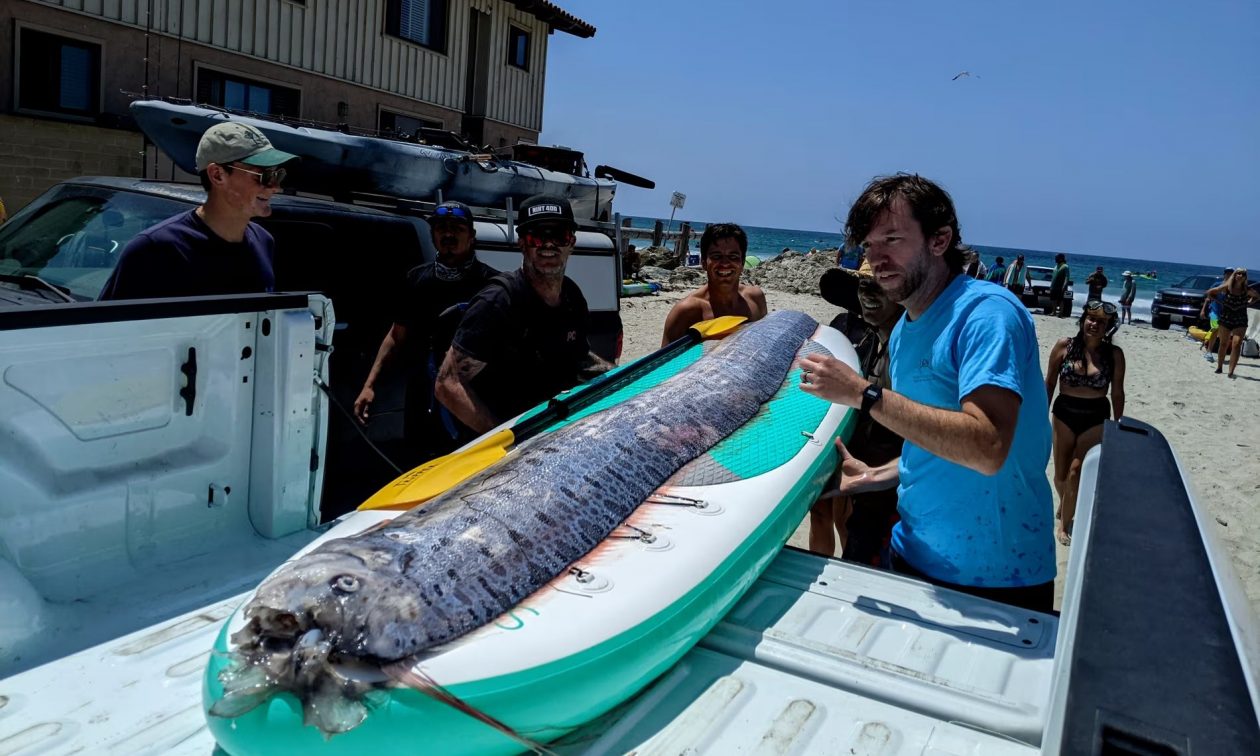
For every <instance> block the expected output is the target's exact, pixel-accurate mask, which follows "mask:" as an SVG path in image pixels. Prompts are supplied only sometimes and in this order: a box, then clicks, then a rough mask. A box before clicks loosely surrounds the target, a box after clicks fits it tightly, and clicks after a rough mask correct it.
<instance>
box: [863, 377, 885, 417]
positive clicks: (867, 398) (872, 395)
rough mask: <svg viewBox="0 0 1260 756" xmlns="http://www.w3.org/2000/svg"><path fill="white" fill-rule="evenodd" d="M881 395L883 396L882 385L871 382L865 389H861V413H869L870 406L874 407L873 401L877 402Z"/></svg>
mask: <svg viewBox="0 0 1260 756" xmlns="http://www.w3.org/2000/svg"><path fill="white" fill-rule="evenodd" d="M883 396H884V387H883V386H876V385H875V384H874V383H872V384H869V385H868V386H867V387H866V388H865V389H863V390H862V414H864V415H869V414H870V412H871V407H874V406H875V403H876V402H878V401H879V400H880V399H881V398H882V397H883Z"/></svg>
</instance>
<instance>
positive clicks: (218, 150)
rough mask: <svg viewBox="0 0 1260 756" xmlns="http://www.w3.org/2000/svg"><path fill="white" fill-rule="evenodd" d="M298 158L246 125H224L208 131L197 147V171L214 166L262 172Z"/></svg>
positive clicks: (214, 126) (217, 125) (229, 122)
mask: <svg viewBox="0 0 1260 756" xmlns="http://www.w3.org/2000/svg"><path fill="white" fill-rule="evenodd" d="M296 158H297V155H294V154H292V153H289V152H285V151H283V150H277V149H276V148H275V147H272V146H271V140H270V139H268V138H267V137H266V136H264V135H263V133H262V132H261V131H259V130H258V129H256V128H254V127H253V126H250V125H249V124H247V123H237V122H236V121H224V122H223V123H216V124H215V125H213V126H211V127H210V128H208V129H206V133H204V134H202V135H201V141H200V142H198V143H197V170H198V171H204V170H205V169H206V167H207V166H208V165H210V164H211V163H218V164H219V165H226V164H228V163H245V164H247V165H256V166H258V167H260V168H269V167H271V166H273V165H280V164H282V163H287V162H289V161H290V160H294V159H296Z"/></svg>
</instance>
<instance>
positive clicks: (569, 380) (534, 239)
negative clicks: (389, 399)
mask: <svg viewBox="0 0 1260 756" xmlns="http://www.w3.org/2000/svg"><path fill="white" fill-rule="evenodd" d="M519 217H520V222H519V223H518V224H517V232H518V235H519V244H520V248H521V255H522V258H523V259H522V261H521V267H520V269H519V270H515V271H512V272H511V273H504V274H500V275H498V276H495V277H494V278H493V279H491V281H490V283H489V284H488V285H487V286H486V287H485V288H484V289H482V290H481V293H479V294H478V295H477V296H476V297H475V298H474V299H473V301H472V302H471V303H469V305H468V311H467V312H466V313H465V314H464V319H463V321H461V323H460V325H459V330H458V331H457V332H456V333H455V338H454V340H453V341H452V342H451V348H450V351H448V352H447V354H446V360H445V361H444V362H443V363H442V369H441V371H440V372H439V373H438V382H437V398H438V401H440V402H441V403H442V404H443V405H444V406H446V407H447V408H448V409H449V410H450V411H451V412H452V413H454V415H455V416H456V417H458V418H459V419H460V421H461V422H463V423H464V424H465V425H467V426H468V427H469V428H471V429H472V430H473V431H475V432H477V433H484V432H486V431H487V430H490V429H491V428H493V427H495V426H496V425H498V424H500V423H502V422H503V421H505V420H507V419H509V418H511V417H512V416H514V415H517V414H519V413H521V412H523V411H524V410H526V409H529V408H530V407H532V406H534V405H536V404H538V403H540V402H543V401H546V400H547V399H549V398H551V397H552V396H555V395H556V394H557V393H559V392H560V391H563V390H565V389H568V388H572V387H573V386H575V385H576V384H578V383H579V382H581V381H583V380H586V379H588V378H591V377H593V376H594V375H598V374H599V373H602V372H604V371H606V370H608V369H609V368H610V367H612V365H611V364H610V363H608V362H606V361H604V360H603V359H601V358H600V357H598V356H597V355H595V354H594V353H593V352H591V348H590V343H589V342H588V340H587V314H588V313H587V307H586V298H585V297H583V296H582V291H581V289H579V288H578V285H577V284H575V283H574V282H573V281H572V280H570V279H569V278H566V277H565V275H564V271H565V266H566V265H567V264H568V261H569V255H570V254H571V253H572V252H573V246H574V244H576V241H577V237H576V232H577V224H576V223H574V221H573V208H572V207H571V206H570V205H569V201H568V200H566V199H563V198H559V197H546V196H542V195H537V196H534V197H530V198H529V199H527V200H525V202H524V203H522V204H521V209H520V215H519Z"/></svg>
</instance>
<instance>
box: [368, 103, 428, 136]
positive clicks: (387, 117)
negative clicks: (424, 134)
mask: <svg viewBox="0 0 1260 756" xmlns="http://www.w3.org/2000/svg"><path fill="white" fill-rule="evenodd" d="M379 128H380V130H381V133H383V134H389V135H392V136H398V137H401V136H406V137H409V138H410V137H414V136H416V135H417V134H419V133H420V129H440V128H442V122H441V121H430V120H429V119H427V118H416V117H415V116H409V115H403V114H402V113H395V112H393V111H389V110H382V111H381V118H380V123H379Z"/></svg>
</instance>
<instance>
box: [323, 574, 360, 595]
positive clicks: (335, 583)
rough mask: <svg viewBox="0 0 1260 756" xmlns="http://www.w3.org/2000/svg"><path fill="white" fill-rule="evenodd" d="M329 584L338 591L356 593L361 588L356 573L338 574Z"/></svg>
mask: <svg viewBox="0 0 1260 756" xmlns="http://www.w3.org/2000/svg"><path fill="white" fill-rule="evenodd" d="M329 585H331V586H332V589H333V590H334V591H336V592H338V593H354V592H355V591H357V590H359V579H358V578H357V577H355V576H354V575H338V576H337V577H335V578H333V579H332V581H331V582H330V583H329Z"/></svg>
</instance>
